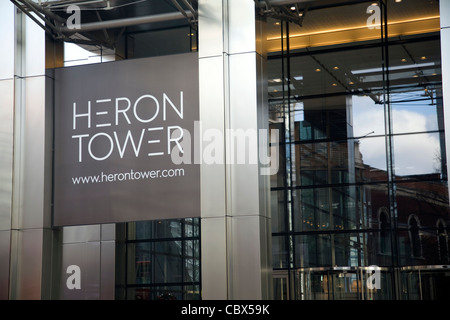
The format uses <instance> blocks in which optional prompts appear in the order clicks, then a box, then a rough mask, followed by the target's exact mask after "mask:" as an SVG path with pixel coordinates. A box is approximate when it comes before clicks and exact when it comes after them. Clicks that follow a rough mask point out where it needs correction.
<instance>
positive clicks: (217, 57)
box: [199, 0, 272, 299]
mask: <svg viewBox="0 0 450 320" xmlns="http://www.w3.org/2000/svg"><path fill="white" fill-rule="evenodd" d="M262 26H263V23H261V22H259V21H257V20H256V19H255V4H254V1H252V0H245V1H243V0H215V1H207V0H200V1H199V76H200V121H201V126H202V130H203V131H202V132H203V133H206V132H208V130H212V131H215V132H217V131H218V132H221V133H222V135H223V137H224V138H223V143H224V150H223V159H224V163H223V164H221V163H215V164H205V163H202V164H201V198H202V202H201V211H202V212H201V219H202V220H201V223H202V228H201V230H202V234H201V239H202V244H201V248H202V298H203V299H270V298H271V297H272V277H271V270H272V266H271V250H270V247H271V231H270V211H269V210H270V209H269V205H268V199H269V193H268V192H269V184H268V176H264V175H261V174H260V166H259V165H258V164H251V163H246V164H233V163H235V162H233V161H231V160H232V159H230V155H231V154H232V152H233V142H232V138H230V137H227V135H226V133H227V132H229V130H243V131H247V130H249V131H247V132H251V131H252V130H254V131H256V132H257V131H258V129H264V128H267V126H268V111H267V103H266V101H267V99H265V97H264V95H265V92H267V90H265V88H264V86H265V83H266V82H265V81H263V79H264V65H265V62H264V61H265V57H264V54H263V50H262V47H261V43H262V41H260V38H259V36H260V32H261V28H262ZM205 144H207V143H205V142H203V149H202V150H205ZM247 151H248V154H253V155H255V154H256V155H257V154H258V146H255V145H250V146H249V148H248V149H247ZM225 160H228V162H227V161H225Z"/></svg>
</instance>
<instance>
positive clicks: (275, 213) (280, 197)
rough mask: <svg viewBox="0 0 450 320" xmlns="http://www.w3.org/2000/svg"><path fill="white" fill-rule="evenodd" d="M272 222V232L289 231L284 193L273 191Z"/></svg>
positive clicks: (271, 200)
mask: <svg viewBox="0 0 450 320" xmlns="http://www.w3.org/2000/svg"><path fill="white" fill-rule="evenodd" d="M270 194H271V199H270V204H271V220H272V232H274V233H277V232H286V231H287V216H286V206H285V202H286V199H285V194H286V192H284V191H271V193H270Z"/></svg>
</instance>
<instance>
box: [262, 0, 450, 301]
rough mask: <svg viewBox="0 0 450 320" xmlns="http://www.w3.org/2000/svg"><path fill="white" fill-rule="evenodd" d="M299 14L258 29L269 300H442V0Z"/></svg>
mask: <svg viewBox="0 0 450 320" xmlns="http://www.w3.org/2000/svg"><path fill="white" fill-rule="evenodd" d="M304 9H307V10H302V8H301V7H299V6H296V7H292V8H291V10H292V11H293V12H294V13H298V15H299V16H302V17H303V19H302V21H301V23H293V22H287V21H283V20H279V19H276V17H272V18H269V19H268V22H267V25H268V30H269V37H268V47H269V54H268V60H269V62H268V74H269V76H268V77H269V78H268V91H269V103H270V125H271V127H272V128H276V129H279V132H280V133H281V134H280V141H279V145H280V152H279V158H280V159H279V161H280V164H283V165H280V171H279V172H278V174H277V175H276V176H273V177H272V180H271V207H272V234H273V241H272V248H273V268H274V290H275V291H274V292H275V298H277V299H313V300H317V299H319V300H320V299H351V300H353V299H443V298H447V299H448V297H449V294H448V293H447V292H446V290H445V288H447V287H448V285H449V284H450V277H449V276H448V271H446V269H447V268H448V266H449V255H448V232H449V223H450V220H449V211H448V209H449V208H448V204H449V202H448V188H447V168H446V159H445V154H446V152H445V139H444V125H443V123H444V121H443V105H442V82H441V60H440V52H441V50H440V36H439V4H438V2H437V1H436V2H428V1H427V2H425V1H404V2H403V3H402V2H396V1H385V2H377V3H374V2H359V3H356V4H355V3H350V2H347V3H342V2H339V3H338V2H336V3H335V4H329V5H324V6H317V7H314V5H311V6H310V7H309V8H304ZM371 17H373V19H374V21H372V20H371ZM377 22H378V24H375V25H374V24H372V23H377ZM375 270H376V271H375ZM374 274H376V276H377V278H376V280H377V283H376V285H371V284H373V283H372V282H371V281H372V278H373V277H372V276H373V275H374ZM369 277H371V279H368V278H369Z"/></svg>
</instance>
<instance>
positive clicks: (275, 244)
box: [272, 236, 289, 269]
mask: <svg viewBox="0 0 450 320" xmlns="http://www.w3.org/2000/svg"><path fill="white" fill-rule="evenodd" d="M288 257H289V250H288V249H287V244H286V238H285V237H283V236H273V237H272V264H273V268H274V269H277V268H287V267H288V266H289V260H288Z"/></svg>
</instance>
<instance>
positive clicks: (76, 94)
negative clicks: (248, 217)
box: [53, 53, 200, 226]
mask: <svg viewBox="0 0 450 320" xmlns="http://www.w3.org/2000/svg"><path fill="white" fill-rule="evenodd" d="M198 99H199V98H198V57H197V54H196V53H189V54H181V55H172V56H163V57H153V58H146V59H136V60H124V61H119V62H109V63H103V64H94V65H85V66H77V67H70V68H61V69H56V70H55V154H54V216H53V223H54V225H55V226H64V225H82V224H95V223H114V222H126V221H139V220H154V219H175V218H185V217H199V216H200V167H199V165H197V164H190V163H189V160H187V161H186V159H187V158H186V157H184V155H186V154H193V146H189V145H186V144H185V143H183V142H184V139H185V138H186V137H187V133H191V134H192V135H193V133H194V126H195V121H197V120H198V118H199V108H198V106H199V102H198ZM186 139H187V138H186ZM186 148H191V150H186ZM174 153H175V154H177V155H179V156H181V157H182V158H183V159H185V161H184V163H181V164H176V163H175V162H176V161H175V162H174V161H172V155H173V154H174Z"/></svg>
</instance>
